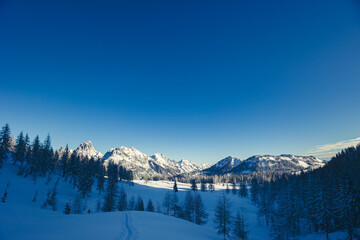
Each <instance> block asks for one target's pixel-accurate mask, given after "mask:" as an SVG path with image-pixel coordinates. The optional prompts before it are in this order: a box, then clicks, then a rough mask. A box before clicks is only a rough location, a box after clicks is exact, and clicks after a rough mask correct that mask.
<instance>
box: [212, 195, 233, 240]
mask: <svg viewBox="0 0 360 240" xmlns="http://www.w3.org/2000/svg"><path fill="white" fill-rule="evenodd" d="M230 208H231V203H230V200H229V198H228V197H227V196H226V194H225V193H224V192H223V194H222V195H221V196H220V197H219V198H218V200H217V204H216V208H215V223H216V229H217V232H218V233H219V234H221V235H223V238H224V239H226V237H227V236H229V235H230V231H231V214H230Z"/></svg>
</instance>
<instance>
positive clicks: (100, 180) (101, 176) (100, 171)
mask: <svg viewBox="0 0 360 240" xmlns="http://www.w3.org/2000/svg"><path fill="white" fill-rule="evenodd" d="M97 165H98V168H97V175H96V177H97V184H96V190H98V191H99V194H100V193H101V192H102V191H103V190H104V182H105V167H104V165H102V164H101V162H100V160H98V161H97Z"/></svg>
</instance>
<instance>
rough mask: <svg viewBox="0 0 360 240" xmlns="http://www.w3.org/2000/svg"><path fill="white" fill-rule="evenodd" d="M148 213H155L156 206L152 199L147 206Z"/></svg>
mask: <svg viewBox="0 0 360 240" xmlns="http://www.w3.org/2000/svg"><path fill="white" fill-rule="evenodd" d="M146 211H148V212H154V204H153V202H152V201H151V198H150V199H149V201H148V203H147V206H146Z"/></svg>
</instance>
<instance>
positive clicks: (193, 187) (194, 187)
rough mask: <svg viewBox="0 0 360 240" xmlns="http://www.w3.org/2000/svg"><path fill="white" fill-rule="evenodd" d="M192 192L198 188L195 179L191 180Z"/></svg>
mask: <svg viewBox="0 0 360 240" xmlns="http://www.w3.org/2000/svg"><path fill="white" fill-rule="evenodd" d="M190 188H191V190H193V191H196V190H197V186H196V181H195V179H192V180H191V187H190Z"/></svg>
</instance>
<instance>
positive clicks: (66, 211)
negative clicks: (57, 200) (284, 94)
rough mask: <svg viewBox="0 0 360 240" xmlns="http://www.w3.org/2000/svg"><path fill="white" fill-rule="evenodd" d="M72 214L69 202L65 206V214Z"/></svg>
mask: <svg viewBox="0 0 360 240" xmlns="http://www.w3.org/2000/svg"><path fill="white" fill-rule="evenodd" d="M70 212H71V207H70V204H69V203H68V202H67V203H66V205H65V209H64V213H65V214H66V215H69V214H70Z"/></svg>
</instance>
